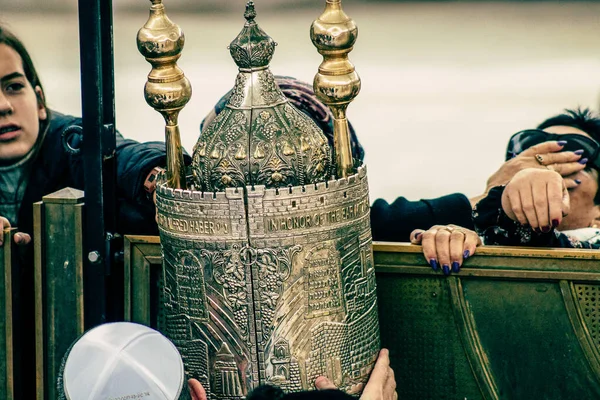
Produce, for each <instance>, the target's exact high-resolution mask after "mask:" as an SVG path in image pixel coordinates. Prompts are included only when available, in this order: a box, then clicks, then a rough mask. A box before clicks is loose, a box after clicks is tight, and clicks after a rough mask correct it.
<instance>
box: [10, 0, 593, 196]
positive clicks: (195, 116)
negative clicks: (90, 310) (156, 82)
mask: <svg viewBox="0 0 600 400" xmlns="http://www.w3.org/2000/svg"><path fill="white" fill-rule="evenodd" d="M113 4H114V38H115V81H116V104H117V126H118V128H119V130H120V131H121V132H122V133H124V134H125V135H126V136H130V137H133V138H136V139H138V140H160V139H162V138H163V133H164V128H163V127H164V122H163V120H162V118H161V117H160V115H159V114H158V113H156V112H155V111H154V110H152V109H150V107H149V106H148V105H146V103H145V101H144V98H143V87H144V83H145V81H146V76H147V74H148V71H149V70H150V66H149V64H148V63H147V62H146V61H145V60H144V59H143V58H142V56H141V55H140V54H139V53H138V51H137V47H136V40H135V39H136V33H137V30H138V29H139V28H140V27H141V26H143V24H144V23H145V22H146V19H147V18H148V11H147V10H148V8H149V5H150V1H148V0H114V1H113ZM164 4H165V6H166V8H167V12H168V14H169V16H170V18H171V19H172V20H173V21H174V22H175V23H177V24H179V25H180V26H181V27H182V28H183V30H184V32H185V34H186V44H185V49H184V52H183V55H182V57H181V59H180V62H179V65H180V66H181V68H182V69H183V71H184V72H185V73H186V75H187V76H188V78H189V79H190V81H191V83H192V86H193V96H192V99H191V101H190V102H189V103H188V105H187V106H186V108H185V109H184V110H183V111H182V112H181V115H180V125H181V130H182V140H183V144H184V146H185V147H186V149H187V150H188V151H189V152H191V151H192V148H193V145H194V143H195V142H196V140H197V138H198V134H199V130H198V126H199V124H200V121H201V120H202V118H203V117H204V116H205V115H206V114H207V112H208V111H209V110H210V109H211V107H212V106H213V105H214V104H215V102H216V101H217V100H218V99H219V98H220V96H221V95H222V94H224V93H225V92H226V91H227V90H229V89H230V88H231V87H232V86H233V83H234V80H235V75H236V72H237V70H236V68H235V65H234V63H233V61H232V60H231V57H230V56H229V52H228V51H227V45H228V44H229V42H231V40H233V39H234V38H235V36H236V35H237V34H238V32H239V31H240V29H241V28H242V26H243V23H244V19H243V17H242V15H243V12H244V5H245V1H243V0H164ZM255 4H256V9H257V12H258V17H257V22H258V23H259V24H260V25H261V27H262V28H263V29H264V30H265V31H266V32H267V33H269V34H270V35H271V36H272V37H273V38H274V39H275V40H276V41H277V42H278V43H279V46H277V49H276V53H275V57H274V59H273V62H272V65H271V69H272V71H273V72H274V73H275V74H281V75H292V76H296V77H298V78H300V79H302V80H305V81H309V82H310V81H312V79H313V76H314V74H315V72H316V71H317V68H318V66H319V63H320V62H321V57H320V56H319V54H318V53H317V52H316V50H315V48H314V47H313V46H312V44H311V42H310V38H309V35H308V32H309V28H310V25H311V23H312V21H313V20H314V19H315V18H316V17H317V16H318V15H319V14H320V13H321V12H322V10H323V7H324V4H325V0H255ZM343 5H344V9H345V11H346V13H347V14H348V15H349V16H350V17H352V18H354V19H355V21H356V23H357V24H358V26H359V32H360V34H359V38H358V41H357V43H356V46H355V48H354V50H353V52H352V53H351V54H350V59H351V60H352V61H353V62H354V64H355V65H356V69H357V71H358V73H359V75H360V76H361V78H362V90H361V93H360V94H359V96H358V97H357V98H356V100H355V101H354V103H353V104H352V105H351V106H350V107H349V109H348V116H349V119H350V121H351V122H352V123H353V125H354V126H355V128H356V130H357V132H358V136H359V138H360V140H361V142H362V143H363V145H364V147H365V149H366V153H367V157H366V162H367V164H368V167H369V181H370V185H371V197H372V198H375V197H385V198H387V199H390V200H391V199H393V198H394V197H395V196H397V195H400V194H402V195H404V196H407V197H409V198H411V199H415V198H420V197H434V196H439V195H443V194H448V193H451V192H455V191H458V192H464V193H466V194H467V195H469V196H474V195H477V194H480V193H481V191H482V190H483V188H484V185H485V181H486V179H487V177H488V176H489V175H490V174H491V173H492V172H493V171H495V169H496V168H497V167H498V165H499V164H500V163H501V162H502V161H503V156H504V149H505V146H506V142H507V139H508V138H509V137H510V135H511V134H513V133H514V132H516V131H517V130H521V129H524V128H530V127H533V126H535V125H536V124H538V123H539V122H541V120H543V119H545V118H547V117H549V116H551V115H553V114H556V113H559V112H561V110H562V109H564V108H566V107H577V106H584V107H590V108H593V109H596V108H597V104H598V93H599V89H600V3H599V2H577V1H576V2H572V1H569V2H558V1H554V2H540V1H511V2H500V1H496V2H481V1H470V2H462V1H437V2H436V1H424V2H404V1H391V0H390V1H376V0H343ZM0 22H1V23H4V24H6V25H8V26H10V27H11V28H12V29H13V30H14V31H15V32H16V33H17V34H18V35H19V36H20V37H21V38H22V39H23V40H24V42H25V43H26V45H27V46H28V48H29V49H30V51H31V53H32V56H33V59H34V61H35V62H36V65H37V66H38V70H39V72H40V74H41V78H42V81H43V83H44V85H45V89H46V94H47V99H48V102H49V104H50V106H51V107H53V108H55V109H58V110H60V111H63V112H67V113H72V114H80V112H81V111H80V109H81V108H80V107H81V101H80V99H81V94H80V89H79V88H80V82H79V53H78V51H79V43H78V20H77V1H75V0H0Z"/></svg>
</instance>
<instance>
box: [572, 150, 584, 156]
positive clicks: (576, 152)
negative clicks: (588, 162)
mask: <svg viewBox="0 0 600 400" xmlns="http://www.w3.org/2000/svg"><path fill="white" fill-rule="evenodd" d="M573 153H575V154H577V155H578V156H580V155H582V154H583V150H575V151H574V152H573Z"/></svg>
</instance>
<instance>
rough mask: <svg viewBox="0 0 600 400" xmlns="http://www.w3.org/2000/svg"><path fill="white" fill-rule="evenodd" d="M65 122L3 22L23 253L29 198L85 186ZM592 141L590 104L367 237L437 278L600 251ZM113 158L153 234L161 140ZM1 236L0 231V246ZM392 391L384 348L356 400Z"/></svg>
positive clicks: (308, 99) (380, 204)
mask: <svg viewBox="0 0 600 400" xmlns="http://www.w3.org/2000/svg"><path fill="white" fill-rule="evenodd" d="M278 84H279V85H280V86H281V87H282V89H283V91H284V93H285V94H286V96H287V97H288V98H289V99H290V101H291V102H292V103H293V104H295V105H296V106H298V108H300V109H301V110H302V111H303V112H305V113H306V114H307V115H309V116H310V117H312V118H313V120H315V122H316V123H317V124H318V125H319V126H320V127H321V128H322V129H323V131H324V133H325V134H326V135H327V137H328V138H329V139H330V140H331V141H333V122H332V117H331V113H330V111H329V110H328V109H327V108H326V107H325V106H323V104H322V103H320V102H319V100H317V98H316V96H315V95H314V93H312V90H311V89H310V86H309V85H306V84H304V83H301V82H298V81H295V80H293V79H291V78H285V77H280V78H278ZM224 99H226V97H225V98H224ZM223 104H224V103H223V100H222V101H221V102H219V103H218V104H217V107H215V110H214V111H213V112H211V114H210V115H209V116H208V120H210V119H212V118H214V116H216V115H217V114H218V112H219V111H220V109H222V106H223ZM71 125H81V120H80V119H79V118H76V117H73V116H68V115H63V114H61V113H59V112H57V111H54V110H50V109H49V108H48V107H47V105H46V99H45V94H44V90H43V86H42V83H41V81H40V78H39V76H38V74H37V72H36V69H35V67H34V65H33V62H32V60H31V57H30V55H29V54H28V52H27V50H26V48H25V46H24V45H23V44H22V43H21V41H20V40H19V39H18V38H17V37H16V36H15V35H13V34H12V33H11V32H10V31H9V30H7V29H6V28H4V27H2V26H0V228H2V229H5V228H8V227H11V226H17V227H18V233H16V234H15V235H14V241H15V243H16V244H17V245H20V246H28V245H30V242H31V241H32V240H34V241H35V240H36V238H35V237H32V233H33V219H32V205H33V203H35V202H37V201H40V200H41V198H42V196H43V195H45V194H48V193H51V192H54V191H56V190H59V189H61V188H64V187H73V188H78V189H83V187H84V179H85V174H84V170H83V166H82V160H81V156H79V155H78V154H73V153H71V152H68V151H66V150H65V149H64V147H63V143H62V137H61V135H62V132H63V131H64V129H65V128H66V127H68V126H71ZM351 132H352V149H353V155H354V157H355V158H356V159H359V160H361V159H362V157H363V155H364V151H363V149H362V147H361V146H360V143H359V142H358V136H357V135H356V133H355V132H354V130H351ZM599 141H600V118H599V117H598V116H597V115H596V114H594V113H593V112H591V111H590V110H588V109H577V110H567V111H566V112H564V113H563V114H560V115H557V116H554V117H551V118H549V119H547V120H546V121H544V122H542V123H541V124H539V125H538V126H537V128H535V129H527V130H523V131H520V132H518V133H516V134H515V135H513V136H512V138H511V139H510V141H509V143H508V147H507V153H506V161H505V162H504V163H503V164H502V165H501V166H500V167H499V169H498V171H497V172H495V173H494V174H493V175H492V176H491V177H490V178H489V179H488V181H487V183H486V189H485V191H484V192H483V193H481V195H479V196H477V197H474V198H468V197H467V196H465V195H463V194H460V193H454V194H449V195H447V196H443V197H440V198H437V199H430V200H419V201H409V200H407V199H406V198H404V197H399V198H398V199H397V200H395V201H394V202H393V203H391V204H388V203H387V202H386V201H384V200H382V199H378V200H376V201H375V202H374V203H373V205H372V208H371V226H372V233H373V239H374V240H378V241H410V242H412V243H414V244H420V245H422V248H423V254H424V258H425V260H424V262H427V263H429V264H430V266H431V268H433V269H434V270H436V271H440V272H441V273H443V274H445V275H450V274H451V273H459V272H460V269H461V266H462V263H463V261H464V260H465V259H467V258H469V257H472V256H473V255H474V254H475V253H476V251H477V247H478V246H480V245H482V244H490V245H514V246H521V245H522V246H551V247H569V248H573V247H577V248H594V249H595V248H600V231H599V230H598V229H597V228H596V223H597V221H598V220H599V219H600V193H599V178H600V175H599V171H600V145H599ZM80 143H81V138H76V139H75V141H74V142H73V143H72V145H74V146H77V145H78V144H80ZM367 151H368V149H367ZM116 159H117V182H116V183H117V194H118V197H119V201H118V204H119V209H118V213H119V215H118V218H117V220H118V221H119V227H118V228H119V231H120V232H123V233H143V234H156V233H157V227H156V223H155V219H154V213H155V208H154V204H153V202H152V196H149V195H148V193H147V192H148V191H147V188H148V184H147V183H148V182H149V181H152V179H153V175H152V174H153V171H155V167H162V166H164V165H165V146H164V143H159V142H153V143H138V142H136V141H133V140H129V139H125V138H124V137H123V136H122V135H121V134H119V133H117V148H116ZM150 186H151V185H150ZM1 240H2V237H1V236H0V245H2V243H1ZM28 254H31V252H29V253H28ZM20 274H21V275H22V276H21V277H20V279H19V280H18V281H19V282H20V286H19V287H16V288H15V291H16V295H15V296H16V297H15V298H16V299H17V300H18V301H17V302H16V304H17V305H18V307H20V310H19V312H22V313H23V315H31V316H33V275H32V269H27V268H23V269H21V270H20ZM20 320H21V321H22V323H21V325H22V326H20V327H19V326H17V327H15V330H16V333H15V339H16V342H19V341H22V342H23V343H26V342H28V341H29V340H32V338H31V337H30V335H32V334H33V329H32V326H33V323H32V322H27V321H32V319H31V320H30V319H28V318H21V319H20ZM33 356H34V354H33V352H24V355H23V360H19V362H23V363H25V362H27V359H31V360H30V361H32V362H33V359H32V357H33ZM315 384H316V387H317V388H319V389H334V387H333V385H332V384H331V382H329V381H327V379H326V378H322V379H319V380H317V382H316V383H315ZM370 385H371V386H370ZM392 386H394V387H395V381H394V376H393V371H391V369H390V368H389V359H388V357H387V352H386V351H384V350H382V352H381V354H380V357H379V360H378V362H377V364H376V366H375V372H374V373H373V375H372V377H371V381H370V383H369V384H368V385H367V386H366V388H365V392H364V393H363V398H365V399H380V398H381V399H383V398H385V399H392V398H394V397H393V396H394V395H393V393H395V391H394V390H393V389H392ZM190 388H191V396H192V397H193V398H199V399H202V398H206V394H205V393H203V389H202V388H201V385H200V384H199V383H198V382H197V381H191V382H190ZM265 390H267V389H265ZM268 390H270V389H268ZM261 393H263V392H261V391H257V392H256V393H255V394H254V397H252V396H251V398H257V399H258V398H292V397H294V398H300V397H298V396H297V395H295V396H291V395H284V394H282V393H279V394H275V393H274V392H269V393H270V394H268V395H267V397H264V393H263V394H262V396H263V397H261ZM340 396H341V395H340ZM342 397H343V396H342ZM328 398H329V397H328Z"/></svg>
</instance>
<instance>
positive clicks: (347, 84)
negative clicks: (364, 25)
mask: <svg viewBox="0 0 600 400" xmlns="http://www.w3.org/2000/svg"><path fill="white" fill-rule="evenodd" d="M357 36H358V28H357V27H356V24H355V23H354V21H353V20H352V19H350V18H349V17H348V16H347V15H346V14H345V13H344V11H343V10H342V1H341V0H326V5H325V11H324V12H323V14H321V16H320V17H319V18H318V19H317V20H316V21H314V22H313V24H312V26H311V29H310V38H311V40H312V42H313V44H314V45H315V47H316V48H317V50H318V51H319V53H320V54H321V55H322V56H323V62H322V63H321V65H320V66H319V72H318V73H317V75H316V76H315V80H314V89H315V93H316V94H317V97H318V98H319V99H320V100H321V101H322V102H323V103H325V104H327V105H328V106H329V107H330V108H331V111H332V112H333V116H334V119H335V121H334V133H333V141H334V148H335V153H336V163H337V173H338V177H347V176H349V175H351V174H353V173H354V163H353V160H352V149H351V147H350V134H349V129H348V120H347V119H346V109H347V108H348V105H349V104H350V102H351V101H352V100H354V98H355V97H356V96H357V95H358V92H360V78H359V77H358V74H357V73H356V71H355V70H354V65H352V63H351V62H350V60H348V53H350V52H351V51H352V48H353V46H354V43H355V42H356V38H357Z"/></svg>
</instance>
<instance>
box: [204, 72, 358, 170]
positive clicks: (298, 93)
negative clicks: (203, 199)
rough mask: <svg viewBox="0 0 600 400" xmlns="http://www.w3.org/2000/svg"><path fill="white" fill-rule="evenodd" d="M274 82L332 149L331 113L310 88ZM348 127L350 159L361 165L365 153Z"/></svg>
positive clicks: (220, 106) (208, 120)
mask: <svg viewBox="0 0 600 400" xmlns="http://www.w3.org/2000/svg"><path fill="white" fill-rule="evenodd" d="M275 82H276V83H277V85H278V86H279V88H280V89H281V91H282V92H283V94H284V95H285V97H286V98H287V99H288V100H289V101H290V103H291V104H293V105H294V106H295V107H296V108H297V109H299V110H300V111H302V112H303V113H304V114H306V115H307V116H309V117H310V118H311V119H312V120H313V121H314V122H315V123H316V124H317V126H318V127H319V128H321V130H322V131H323V133H324V134H325V136H326V137H327V140H328V141H329V145H330V146H331V148H333V114H332V113H331V110H330V109H329V107H327V106H326V105H325V104H323V103H321V101H320V100H319V99H318V98H317V96H316V95H315V92H314V91H313V89H312V87H311V86H310V85H309V84H308V83H306V82H302V81H299V80H297V79H295V78H291V77H288V76H275ZM232 90H233V89H232ZM232 90H230V91H229V92H227V94H225V95H224V96H223V97H221V99H220V100H219V101H218V102H217V104H216V105H215V107H214V109H213V110H211V111H210V113H209V114H208V115H207V116H206V118H204V120H203V121H202V123H201V124H200V132H202V130H203V129H204V127H205V126H208V125H209V124H210V123H211V122H212V121H213V120H214V119H215V117H216V116H217V115H218V114H219V113H220V112H221V111H222V110H223V109H224V108H225V106H226V105H227V102H228V101H229V98H230V97H231V93H232ZM348 127H349V128H350V145H351V147H352V158H353V159H354V160H355V162H356V161H359V163H360V164H362V163H363V161H364V158H365V151H364V150H363V148H362V146H361V145H360V142H359V141H358V137H357V136H356V132H355V131H354V127H353V126H352V124H351V123H350V122H348Z"/></svg>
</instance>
